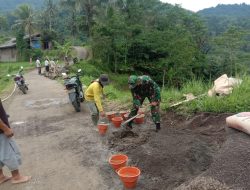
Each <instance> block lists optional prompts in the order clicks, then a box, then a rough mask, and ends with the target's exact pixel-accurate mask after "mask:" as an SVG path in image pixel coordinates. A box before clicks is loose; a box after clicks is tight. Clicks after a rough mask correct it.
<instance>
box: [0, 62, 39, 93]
mask: <svg viewBox="0 0 250 190" xmlns="http://www.w3.org/2000/svg"><path fill="white" fill-rule="evenodd" d="M21 66H23V67H24V72H25V71H28V70H30V69H31V68H34V65H31V64H29V63H28V62H18V63H0V93H1V92H3V91H4V90H5V89H8V88H9V86H10V85H11V84H12V83H14V82H13V77H8V76H7V74H10V75H12V74H16V73H17V72H18V70H19V69H20V67H21Z"/></svg>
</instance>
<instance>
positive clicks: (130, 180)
mask: <svg viewBox="0 0 250 190" xmlns="http://www.w3.org/2000/svg"><path fill="white" fill-rule="evenodd" d="M140 174H141V171H140V169H139V168H137V167H130V166H125V167H122V168H121V169H119V171H118V175H119V177H120V179H121V181H122V182H123V184H124V186H125V187H126V188H128V189H132V188H135V187H136V184H137V180H138V178H139V176H140Z"/></svg>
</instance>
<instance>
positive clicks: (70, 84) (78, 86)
mask: <svg viewBox="0 0 250 190" xmlns="http://www.w3.org/2000/svg"><path fill="white" fill-rule="evenodd" d="M81 71H82V70H81V69H79V70H78V71H77V73H76V75H75V76H71V77H68V76H67V74H66V73H62V75H63V78H64V85H65V87H66V90H67V91H68V95H69V100H70V102H71V103H72V105H73V106H74V108H75V110H76V112H80V111H81V102H83V101H84V96H83V89H82V83H81V81H80V75H81Z"/></svg>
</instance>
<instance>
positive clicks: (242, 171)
mask: <svg viewBox="0 0 250 190" xmlns="http://www.w3.org/2000/svg"><path fill="white" fill-rule="evenodd" d="M227 134H228V135H227V141H226V142H225V143H224V144H223V146H222V148H221V150H220V152H219V154H218V155H217V156H216V157H215V160H214V162H213V164H212V165H211V166H210V168H209V169H208V170H207V171H206V172H205V173H204V174H203V176H208V177H209V176H211V177H213V178H214V179H216V180H219V181H221V182H223V183H225V184H227V185H228V186H230V187H232V189H242V190H248V189H250V175H249V171H250V160H249V158H250V149H249V147H250V138H249V135H247V134H245V133H242V132H239V131H236V130H234V129H230V128H228V129H227Z"/></svg>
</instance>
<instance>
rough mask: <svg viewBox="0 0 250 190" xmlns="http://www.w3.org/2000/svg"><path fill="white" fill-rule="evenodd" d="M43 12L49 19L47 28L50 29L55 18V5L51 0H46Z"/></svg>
mask: <svg viewBox="0 0 250 190" xmlns="http://www.w3.org/2000/svg"><path fill="white" fill-rule="evenodd" d="M45 3H46V10H45V14H46V15H47V17H48V19H49V30H50V31H51V30H52V21H53V19H54V18H55V15H56V11H57V7H56V4H55V3H54V1H53V0H46V2H45Z"/></svg>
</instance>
